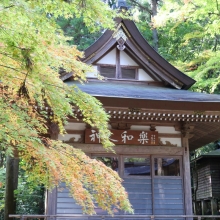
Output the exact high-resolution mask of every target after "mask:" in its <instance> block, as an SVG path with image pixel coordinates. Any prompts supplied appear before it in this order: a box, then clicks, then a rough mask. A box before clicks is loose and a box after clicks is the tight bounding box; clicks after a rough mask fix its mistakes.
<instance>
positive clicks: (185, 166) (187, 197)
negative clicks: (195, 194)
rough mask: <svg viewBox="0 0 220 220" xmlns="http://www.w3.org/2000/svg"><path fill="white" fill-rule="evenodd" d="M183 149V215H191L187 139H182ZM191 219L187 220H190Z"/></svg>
mask: <svg viewBox="0 0 220 220" xmlns="http://www.w3.org/2000/svg"><path fill="white" fill-rule="evenodd" d="M182 144H183V147H184V154H183V170H184V173H183V174H184V175H183V176H184V189H185V190H184V195H185V196H184V197H185V214H186V215H192V193H191V177H190V161H189V144H188V138H187V137H184V138H182ZM191 219H192V218H187V220H191Z"/></svg>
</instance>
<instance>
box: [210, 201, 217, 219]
mask: <svg viewBox="0 0 220 220" xmlns="http://www.w3.org/2000/svg"><path fill="white" fill-rule="evenodd" d="M211 210H212V215H217V214H218V202H217V199H214V198H212V199H211Z"/></svg>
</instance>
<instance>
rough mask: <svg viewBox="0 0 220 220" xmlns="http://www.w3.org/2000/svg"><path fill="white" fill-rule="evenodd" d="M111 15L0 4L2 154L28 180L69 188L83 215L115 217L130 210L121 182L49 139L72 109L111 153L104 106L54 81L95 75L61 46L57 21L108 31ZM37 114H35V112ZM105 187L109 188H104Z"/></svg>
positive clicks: (82, 7) (52, 2)
mask: <svg viewBox="0 0 220 220" xmlns="http://www.w3.org/2000/svg"><path fill="white" fill-rule="evenodd" d="M115 15H116V14H115V12H114V11H111V10H110V9H109V8H108V6H107V5H106V4H105V3H103V2H101V1H100V2H99V3H98V4H97V0H84V1H81V0H74V1H72V0H48V1H43V0H38V1H35V0H29V1H26V0H18V1H15V0H3V1H1V3H0V42H1V43H0V79H1V91H0V94H1V99H0V111H1V114H0V121H1V124H0V150H1V151H2V152H4V153H5V154H6V155H13V154H14V153H18V154H19V157H20V158H21V160H22V161H23V166H22V168H23V169H24V170H25V173H26V175H27V176H28V181H30V182H32V183H33V185H34V186H36V185H41V184H43V185H44V186H46V187H47V188H52V187H54V186H55V185H58V184H59V183H60V182H63V181H64V182H66V184H67V185H68V186H69V187H70V191H71V193H72V195H73V196H74V197H75V199H76V201H77V202H78V203H79V204H80V205H82V207H83V210H84V211H85V212H86V213H88V214H93V213H94V204H93V202H94V200H96V202H98V205H99V206H100V207H102V208H103V209H105V210H107V211H108V212H109V213H112V212H113V210H112V205H114V206H116V207H118V208H120V209H123V210H127V211H132V210H131V206H130V204H129V201H128V198H127V194H126V192H125V190H124V188H123V187H122V186H121V179H120V178H119V177H118V175H117V174H116V173H115V172H114V171H111V170H110V169H109V168H106V167H105V166H104V165H103V164H102V163H100V162H98V161H96V160H92V159H90V158H89V157H87V156H86V155H85V154H84V153H83V152H81V151H80V150H77V149H75V148H73V147H72V146H69V145H67V144H63V143H62V142H60V141H55V140H51V139H50V138H49V137H48V135H47V134H48V131H49V130H50V128H51V125H52V124H58V125H59V130H60V133H64V124H65V123H66V120H67V117H68V116H72V117H74V114H73V111H72V107H73V105H75V106H76V107H78V108H79V109H80V110H81V111H82V114H83V120H84V122H86V123H88V124H90V125H91V126H92V127H96V128H98V129H99V133H100V137H101V141H102V144H103V146H104V147H105V148H106V149H111V147H112V143H111V142H110V141H109V136H110V131H109V130H108V124H107V121H108V116H107V115H106V113H105V111H104V109H103V108H102V106H101V103H100V102H98V101H97V100H96V99H95V98H93V97H91V96H89V95H88V94H85V93H83V92H82V91H80V90H79V89H78V88H77V87H68V86H67V85H65V84H64V83H63V82H62V81H61V80H60V78H59V74H58V71H59V69H60V68H63V69H65V70H66V71H67V72H73V73H74V78H75V80H80V81H81V82H83V81H85V74H84V73H85V72H87V71H91V70H92V68H91V67H89V66H87V65H85V64H83V63H82V62H81V61H80V58H81V57H82V56H83V54H82V53H81V52H79V51H78V50H77V49H76V47H74V46H72V47H70V46H69V45H67V43H66V40H67V39H66V38H65V36H64V35H63V32H62V31H61V30H60V28H59V27H58V25H57V24H56V20H57V18H58V17H61V16H62V17H64V18H67V19H68V18H69V17H71V16H75V17H77V18H79V17H83V21H84V23H85V24H86V25H88V26H89V27H90V29H92V30H97V28H99V26H98V25H97V24H99V25H100V26H101V25H102V27H104V28H113V27H114V22H113V19H112V18H113V17H114V16H115ZM34 107H37V108H34ZM106 180H108V181H106Z"/></svg>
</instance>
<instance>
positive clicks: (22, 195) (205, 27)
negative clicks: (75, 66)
mask: <svg viewBox="0 0 220 220" xmlns="http://www.w3.org/2000/svg"><path fill="white" fill-rule="evenodd" d="M67 2H68V1H67ZM82 2H83V1H82ZM96 2H97V1H96ZM104 2H105V3H106V4H108V5H109V7H110V8H112V10H113V8H114V7H115V5H116V1H115V0H106V1H104ZM127 3H128V5H130V8H129V12H130V15H131V17H132V18H133V19H134V21H135V22H136V24H137V26H138V28H139V30H140V32H141V33H142V35H143V36H144V37H145V39H146V40H147V41H148V42H149V43H150V44H151V46H152V47H154V48H155V50H157V51H158V53H159V54H160V55H161V56H163V57H164V58H165V59H166V60H167V61H169V62H170V63H172V64H173V65H174V66H175V67H177V68H178V69H180V70H181V71H182V72H184V73H185V74H187V75H189V76H190V77H192V78H194V79H195V80H196V81H197V83H196V84H195V85H194V86H193V87H192V88H191V90H193V91H197V92H205V93H217V94H219V93H220V85H219V82H220V62H219V60H220V52H219V47H220V45H219V44H220V19H219V18H220V6H219V4H220V2H219V1H218V0H212V1H210V0H193V1H191V0H164V1H162V0H129V1H127ZM96 4H98V3H96ZM82 7H83V5H82ZM1 10H2V9H1ZM84 16H85V15H84ZM56 23H57V24H58V25H59V27H60V31H61V30H62V31H63V32H64V35H65V36H66V37H68V39H67V42H68V45H69V46H71V45H76V46H77V48H78V49H79V50H80V51H83V50H84V49H86V48H87V47H88V46H89V45H91V44H92V43H93V42H94V41H95V40H97V39H98V37H99V36H100V35H101V34H102V33H103V31H104V29H105V28H107V26H105V25H104V26H103V27H102V28H101V29H99V28H98V29H97V28H96V27H97V23H96V25H91V24H89V25H88V24H87V25H86V24H85V17H83V14H80V15H79V14H75V15H74V16H73V17H71V18H67V17H64V16H60V15H59V16H57V17H56ZM68 45H66V47H65V49H66V50H67V51H68ZM0 46H2V45H0ZM23 55H24V56H25V54H23ZM86 68H87V67H84V70H86ZM79 78H80V77H79ZM103 117H104V116H103ZM105 138H107V137H105ZM217 147H218V142H216V143H212V144H210V145H208V146H204V147H203V148H201V149H199V150H198V151H197V152H196V155H197V156H198V155H199V154H201V153H204V152H207V151H210V150H212V149H216V148H217ZM0 162H1V164H0V165H1V168H0V178H1V179H2V181H0V182H1V183H4V178H5V171H6V169H5V163H6V162H5V154H4V153H1V160H0ZM20 163H23V164H21V167H25V166H26V164H25V163H26V162H25V161H21V162H20ZM4 189H5V188H4V184H3V185H2V186H1V187H0V210H1V211H0V213H1V214H3V211H4ZM24 189H25V190H24ZM16 195H17V213H20V214H22V213H25V214H41V213H43V211H44V202H43V199H44V198H43V197H44V185H43V184H42V185H38V186H37V185H34V184H32V182H31V180H30V177H29V176H28V175H27V173H25V172H24V170H22V169H20V171H19V184H18V189H17V190H16ZM33 200H34V202H30V201H33ZM30 204H32V205H30Z"/></svg>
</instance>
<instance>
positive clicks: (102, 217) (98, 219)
mask: <svg viewBox="0 0 220 220" xmlns="http://www.w3.org/2000/svg"><path fill="white" fill-rule="evenodd" d="M9 218H17V219H21V220H26V219H33V218H34V219H46V220H53V219H59V218H62V219H79V220H80V219H83V220H87V219H88V220H89V219H93V220H94V219H95V220H105V219H106V218H107V219H111V218H112V219H114V218H117V219H123V220H127V219H128V220H129V219H132V218H133V219H134V218H135V219H140V220H141V219H150V220H155V219H161V220H165V219H172V220H176V219H187V220H192V219H196V220H202V219H220V215H114V216H113V217H112V216H109V215H94V216H91V215H9Z"/></svg>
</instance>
